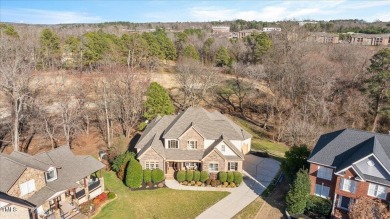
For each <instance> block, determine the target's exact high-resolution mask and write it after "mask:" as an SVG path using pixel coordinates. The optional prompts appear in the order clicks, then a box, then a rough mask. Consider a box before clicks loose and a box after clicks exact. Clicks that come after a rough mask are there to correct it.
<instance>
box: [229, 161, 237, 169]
mask: <svg viewBox="0 0 390 219" xmlns="http://www.w3.org/2000/svg"><path fill="white" fill-rule="evenodd" d="M232 163H234V165H235V168H234V169H232V165H231V164H232ZM228 167H229V169H228V171H237V170H238V162H235V161H232V162H228Z"/></svg>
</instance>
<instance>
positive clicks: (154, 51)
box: [142, 33, 165, 59]
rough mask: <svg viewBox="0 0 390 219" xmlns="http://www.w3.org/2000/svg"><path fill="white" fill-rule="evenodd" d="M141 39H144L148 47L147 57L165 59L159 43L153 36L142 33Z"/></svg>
mask: <svg viewBox="0 0 390 219" xmlns="http://www.w3.org/2000/svg"><path fill="white" fill-rule="evenodd" d="M142 38H144V39H145V40H146V42H147V43H148V45H149V56H153V57H157V58H160V59H165V54H164V53H163V52H162V50H161V46H160V43H159V42H158V40H157V38H156V37H155V36H154V35H153V34H151V33H143V34H142Z"/></svg>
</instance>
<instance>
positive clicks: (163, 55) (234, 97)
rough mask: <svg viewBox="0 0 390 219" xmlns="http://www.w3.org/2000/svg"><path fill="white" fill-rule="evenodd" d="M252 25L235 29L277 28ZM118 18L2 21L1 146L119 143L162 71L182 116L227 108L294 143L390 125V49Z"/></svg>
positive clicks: (141, 115)
mask: <svg viewBox="0 0 390 219" xmlns="http://www.w3.org/2000/svg"><path fill="white" fill-rule="evenodd" d="M240 22H241V21H236V22H235V23H232V25H239V24H240ZM241 23H242V24H240V25H239V26H237V27H235V28H236V29H241V28H242V27H243V26H244V27H245V28H251V27H252V28H253V27H255V28H258V26H259V25H263V26H264V25H266V24H263V23H253V24H251V23H245V22H241ZM117 25H118V24H113V25H112V24H111V25H110V24H104V25H101V26H100V27H99V28H97V29H92V30H91V29H89V26H88V25H63V26H61V25H55V26H38V25H16V26H13V25H9V24H1V26H0V30H1V31H0V33H1V38H0V40H1V42H0V47H1V49H0V81H1V82H2V83H1V84H0V118H1V129H0V140H1V141H0V146H8V145H13V148H14V150H22V151H27V150H28V147H29V145H30V143H31V141H32V140H33V139H34V138H36V137H37V136H44V137H45V138H46V140H45V142H46V145H48V146H49V145H50V146H51V147H56V146H58V145H61V144H68V145H69V146H71V145H72V140H73V139H74V137H75V136H76V135H78V134H79V133H89V132H90V131H91V130H92V131H96V132H98V133H100V135H101V136H102V137H103V139H104V140H105V142H106V144H107V146H108V147H112V146H113V138H115V137H117V136H121V135H123V136H127V137H130V136H132V135H133V134H134V133H135V132H136V131H137V127H138V125H139V124H140V123H141V122H144V121H145V119H146V118H147V119H151V118H150V117H145V116H144V112H145V100H146V99H147V89H148V86H149V83H150V82H151V73H156V74H162V75H163V74H166V75H169V76H170V77H172V80H174V81H175V83H176V86H175V87H174V88H172V89H170V90H169V94H170V96H171V98H172V99H173V102H174V105H175V107H176V112H178V111H179V110H182V109H185V108H186V107H188V106H196V105H202V106H206V107H208V108H216V109H218V110H220V111H221V112H224V113H229V114H231V115H234V116H238V117H241V118H243V119H245V120H247V121H249V122H251V123H253V124H256V125H258V126H260V127H262V128H263V130H264V135H265V136H264V137H267V138H270V139H273V140H274V141H282V142H285V143H287V144H288V145H293V144H308V145H313V143H314V141H315V140H316V138H317V137H318V136H319V135H320V134H321V133H323V132H325V131H329V130H334V129H340V128H345V127H350V128H359V129H366V130H370V131H371V130H372V131H378V132H383V133H387V132H388V130H390V120H389V116H390V115H389V112H390V111H389V110H390V107H389V100H390V70H389V63H390V50H389V49H382V48H380V47H365V46H360V45H349V44H332V45H330V44H317V43H313V42H307V41H305V40H302V39H303V37H304V36H305V33H307V27H301V28H299V27H297V26H294V27H289V26H288V25H289V23H288V22H286V23H285V24H280V25H285V27H286V28H285V29H284V31H285V32H283V33H287V31H289V32H290V33H291V32H293V33H294V34H296V35H297V37H296V38H294V39H287V34H281V36H282V37H272V36H271V35H268V34H266V33H261V34H258V33H254V34H253V35H251V36H248V37H245V38H243V39H226V38H215V37H213V36H212V35H211V34H210V32H209V30H208V29H207V28H206V29H203V28H201V26H202V25H204V26H205V25H206V24H202V23H200V24H197V23H195V24H193V26H198V27H199V28H187V29H183V30H182V31H175V32H172V31H168V28H167V27H166V26H164V25H162V24H161V25H160V27H166V28H167V29H163V28H156V31H154V32H142V33H134V32H128V31H123V30H122V29H120V28H118V26H117ZM122 25H123V24H122ZM125 25H128V24H125ZM143 25H145V24H143ZM177 25H178V27H177V28H176V29H179V26H180V25H179V24H177ZM181 25H182V26H183V25H184V24H181ZM187 25H191V24H187ZM251 25H255V26H251ZM256 25H257V26H256ZM97 26H98V25H97ZM206 26H207V25H206ZM146 27H149V28H152V27H153V28H154V26H146ZM180 27H181V26H180ZM386 28H387V27H386ZM162 86H163V87H164V84H162ZM2 148H3V149H4V147H2Z"/></svg>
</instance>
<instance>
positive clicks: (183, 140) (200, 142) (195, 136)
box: [179, 128, 204, 150]
mask: <svg viewBox="0 0 390 219" xmlns="http://www.w3.org/2000/svg"><path fill="white" fill-rule="evenodd" d="M190 140H191V141H197V147H198V150H203V148H204V139H203V137H202V136H201V135H200V134H199V133H198V132H197V131H195V130H194V129H193V128H190V129H188V130H187V131H186V132H185V133H183V135H182V136H181V137H180V138H179V141H180V143H179V145H180V149H182V150H187V149H188V148H187V141H190Z"/></svg>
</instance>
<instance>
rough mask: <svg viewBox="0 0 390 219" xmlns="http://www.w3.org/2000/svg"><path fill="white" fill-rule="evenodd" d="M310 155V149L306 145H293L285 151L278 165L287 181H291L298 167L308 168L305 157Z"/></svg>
mask: <svg viewBox="0 0 390 219" xmlns="http://www.w3.org/2000/svg"><path fill="white" fill-rule="evenodd" d="M309 155H310V150H309V149H308V148H307V146H306V145H300V146H296V145H293V146H292V147H291V148H290V150H288V151H286V153H285V158H286V159H284V160H283V161H282V164H281V165H280V167H281V169H282V171H283V173H284V175H285V176H286V178H287V179H288V180H289V181H293V180H294V177H295V176H296V173H297V172H298V171H299V169H301V168H304V169H308V168H309V163H308V162H307V158H308V157H309Z"/></svg>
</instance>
